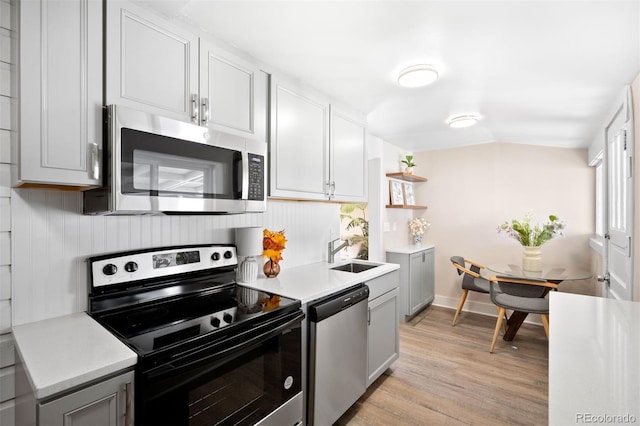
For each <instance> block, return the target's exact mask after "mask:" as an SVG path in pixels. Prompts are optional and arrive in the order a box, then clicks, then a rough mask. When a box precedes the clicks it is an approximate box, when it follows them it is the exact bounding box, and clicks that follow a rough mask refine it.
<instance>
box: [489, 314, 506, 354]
mask: <svg viewBox="0 0 640 426" xmlns="http://www.w3.org/2000/svg"><path fill="white" fill-rule="evenodd" d="M504 315H505V309H504V308H500V309H499V311H498V319H497V320H496V329H495V330H494V331H493V340H492V341H491V349H490V350H489V352H490V353H493V349H494V348H495V347H496V340H498V334H500V327H502V321H503V319H504Z"/></svg>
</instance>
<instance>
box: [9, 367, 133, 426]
mask: <svg viewBox="0 0 640 426" xmlns="http://www.w3.org/2000/svg"><path fill="white" fill-rule="evenodd" d="M133 381H134V373H133V371H128V372H125V373H122V374H119V375H116V376H113V377H111V378H107V379H105V380H102V381H100V382H97V383H94V384H91V385H88V386H86V387H82V388H76V389H75V390H72V391H70V392H68V393H64V394H61V395H60V396H52V397H49V398H47V399H46V400H38V399H36V398H35V395H34V394H33V391H32V390H31V386H30V385H29V382H28V379H27V376H26V373H25V371H24V366H23V364H22V363H18V364H17V372H16V395H20V398H16V401H17V402H16V413H15V416H16V424H20V425H33V426H71V425H73V426H131V425H133V391H134V390H133Z"/></svg>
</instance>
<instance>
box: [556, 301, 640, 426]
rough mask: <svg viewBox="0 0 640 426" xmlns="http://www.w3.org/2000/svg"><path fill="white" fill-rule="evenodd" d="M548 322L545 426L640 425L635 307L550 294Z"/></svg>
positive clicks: (639, 313) (639, 329) (639, 322)
mask: <svg viewBox="0 0 640 426" xmlns="http://www.w3.org/2000/svg"><path fill="white" fill-rule="evenodd" d="M549 319H550V330H549V337H550V338H549V424H551V425H567V424H585V423H597V424H623V423H631V424H636V423H638V422H640V303H637V302H627V301H619V300H612V299H605V298H601V297H593V296H583V295H578V294H571V293H560V292H551V293H550V315H549ZM617 416H620V417H617ZM625 416H626V417H625ZM625 419H626V420H625Z"/></svg>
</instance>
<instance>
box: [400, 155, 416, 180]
mask: <svg viewBox="0 0 640 426" xmlns="http://www.w3.org/2000/svg"><path fill="white" fill-rule="evenodd" d="M401 162H402V163H404V164H405V165H406V166H407V168H406V169H405V173H408V174H410V175H412V174H413V167H414V166H415V163H414V162H413V155H405V157H404V160H401Z"/></svg>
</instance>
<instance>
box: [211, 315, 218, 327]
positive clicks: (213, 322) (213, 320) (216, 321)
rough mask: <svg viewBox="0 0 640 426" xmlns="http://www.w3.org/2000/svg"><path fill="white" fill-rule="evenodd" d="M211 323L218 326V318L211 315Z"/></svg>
mask: <svg viewBox="0 0 640 426" xmlns="http://www.w3.org/2000/svg"><path fill="white" fill-rule="evenodd" d="M211 325H212V326H214V327H220V318H218V317H211Z"/></svg>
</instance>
